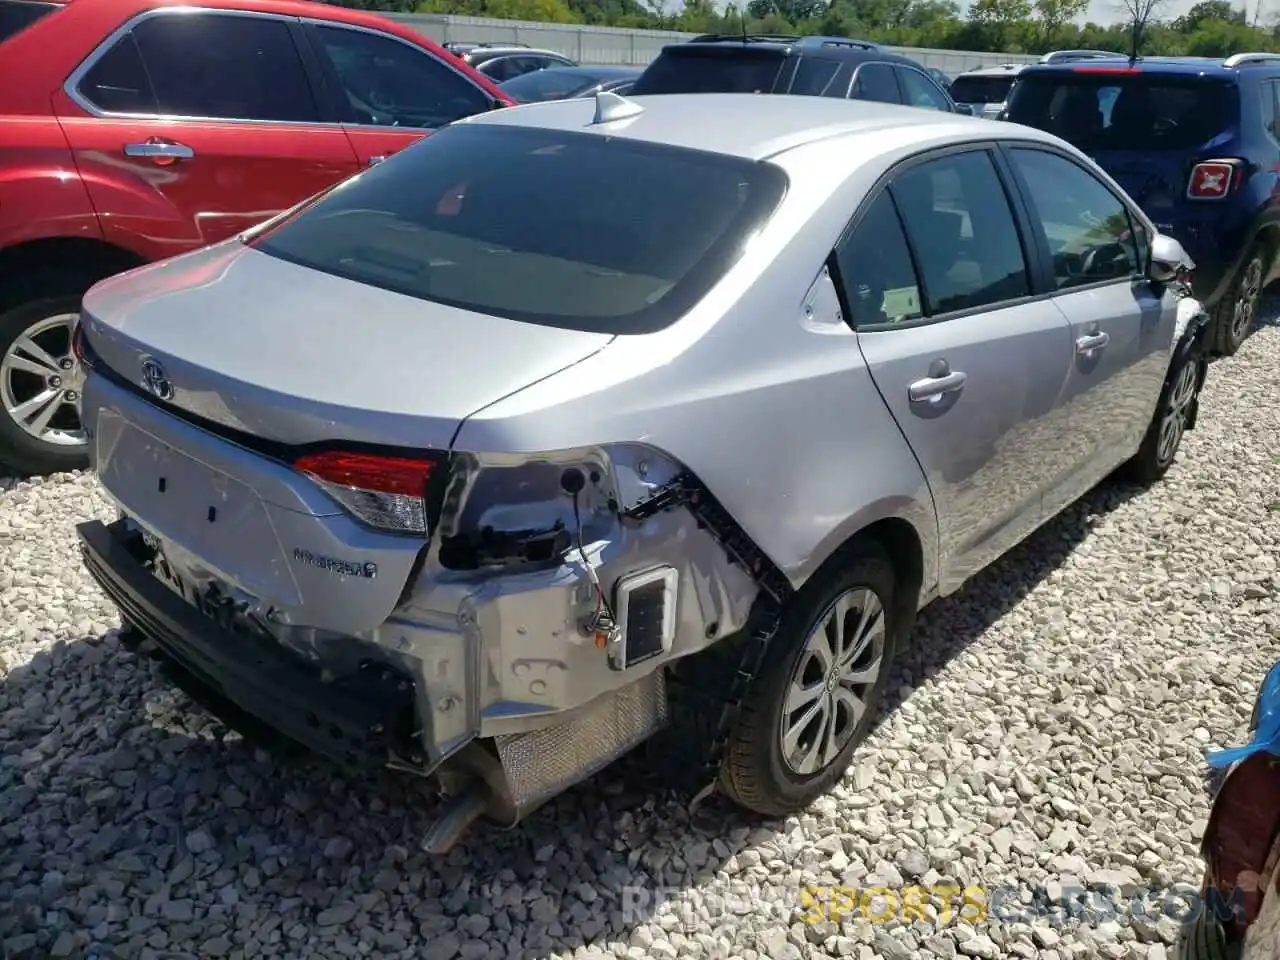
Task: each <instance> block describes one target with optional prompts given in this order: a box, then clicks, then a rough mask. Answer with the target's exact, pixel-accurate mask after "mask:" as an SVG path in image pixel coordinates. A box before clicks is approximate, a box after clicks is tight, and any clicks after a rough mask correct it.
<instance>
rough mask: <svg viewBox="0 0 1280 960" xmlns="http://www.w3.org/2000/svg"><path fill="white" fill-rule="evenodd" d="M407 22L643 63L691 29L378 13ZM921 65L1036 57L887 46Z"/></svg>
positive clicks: (959, 66)
mask: <svg viewBox="0 0 1280 960" xmlns="http://www.w3.org/2000/svg"><path fill="white" fill-rule="evenodd" d="M383 16H389V17H391V19H393V20H398V21H400V22H401V23H403V24H406V25H407V26H410V27H412V28H413V29H415V30H417V31H418V32H419V33H422V34H424V35H426V36H428V37H430V38H431V39H433V40H436V41H439V42H442V43H443V42H444V41H446V40H470V41H473V42H489V43H503V42H508V43H509V42H512V41H514V42H517V43H523V44H525V45H527V46H530V47H541V48H543V49H545V50H554V51H555V52H556V53H562V54H564V55H565V56H566V57H572V58H573V59H574V60H576V61H578V62H579V63H596V64H603V63H610V64H612V63H621V64H632V65H635V66H643V65H645V64H647V63H648V62H649V61H650V60H652V59H653V58H654V57H656V56H657V55H658V52H659V51H660V50H661V49H662V48H663V47H664V46H666V45H667V44H669V43H679V42H680V41H682V40H688V39H690V38H691V37H693V36H694V35H693V34H692V33H676V32H674V31H670V30H624V29H621V28H619V27H591V26H582V25H579V24H566V23H531V22H527V21H524V20H493V19H490V18H488V17H455V16H446V15H443V14H433V13H392V14H383ZM888 49H890V50H892V51H893V52H895V53H900V54H903V55H904V56H908V57H910V58H911V59H913V60H915V61H916V62H917V63H922V64H924V65H925V66H926V67H937V68H938V69H939V70H945V71H946V72H947V73H950V74H956V73H959V72H960V71H962V70H968V69H970V68H971V67H985V66H992V65H994V64H998V63H1031V62H1034V61H1035V60H1036V59H1037V58H1036V57H1034V56H1031V55H1027V54H1016V53H974V52H971V51H967V50H924V49H917V48H915V47H889V48H888Z"/></svg>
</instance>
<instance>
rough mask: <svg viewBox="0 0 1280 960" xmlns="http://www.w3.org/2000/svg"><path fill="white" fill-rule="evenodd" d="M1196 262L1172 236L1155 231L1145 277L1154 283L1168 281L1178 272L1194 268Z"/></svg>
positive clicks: (1173, 278)
mask: <svg viewBox="0 0 1280 960" xmlns="http://www.w3.org/2000/svg"><path fill="white" fill-rule="evenodd" d="M1195 268H1196V262H1195V261H1194V260H1192V259H1191V257H1189V256H1188V255H1187V251H1185V250H1183V249H1182V244H1180V243H1179V242H1178V241H1177V240H1175V239H1173V237H1170V236H1166V235H1165V234H1163V233H1157V234H1156V235H1155V239H1153V240H1152V241H1151V263H1150V265H1149V266H1148V267H1147V279H1148V280H1151V281H1153V282H1154V283H1169V282H1170V281H1172V280H1175V279H1176V278H1177V276H1178V274H1180V273H1183V272H1185V271H1187V270H1194V269H1195Z"/></svg>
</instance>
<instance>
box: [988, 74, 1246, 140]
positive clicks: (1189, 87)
mask: <svg viewBox="0 0 1280 960" xmlns="http://www.w3.org/2000/svg"><path fill="white" fill-rule="evenodd" d="M1239 116H1240V104H1239V96H1238V90H1237V87H1236V85H1235V83H1234V82H1233V81H1231V80H1227V79H1221V78H1218V77H1201V76H1185V75H1174V74H1159V73H1147V72H1139V73H1131V74H1110V73H1107V74H1103V73H1098V74H1091V73H1068V72H1053V73H1044V74H1038V75H1033V76H1026V75H1024V76H1023V77H1022V79H1021V80H1019V81H1018V85H1017V86H1016V87H1015V88H1014V90H1013V93H1012V95H1011V96H1010V98H1009V107H1008V119H1009V120H1012V121H1013V122H1014V123H1022V124H1025V125H1027V126H1029V127H1038V128H1039V129H1041V130H1047V131H1048V132H1050V133H1052V134H1055V135H1057V136H1059V137H1061V138H1062V139H1063V140H1066V141H1067V142H1068V143H1071V144H1073V145H1075V146H1076V147H1079V148H1080V149H1081V150H1084V151H1085V152H1086V153H1089V152H1095V151H1096V152H1101V151H1107V150H1130V151H1137V152H1143V153H1151V152H1160V151H1163V150H1189V149H1192V148H1195V147H1199V146H1202V145H1203V144H1206V143H1208V142H1209V141H1210V140H1212V139H1214V138H1215V137H1217V136H1218V135H1219V134H1221V133H1222V132H1223V131H1225V130H1227V129H1229V128H1230V127H1233V126H1234V125H1235V124H1236V123H1237V121H1238V120H1239Z"/></svg>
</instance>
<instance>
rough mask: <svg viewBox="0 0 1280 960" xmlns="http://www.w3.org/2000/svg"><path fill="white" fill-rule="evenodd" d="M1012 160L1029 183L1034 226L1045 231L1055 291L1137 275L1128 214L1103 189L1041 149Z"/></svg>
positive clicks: (1074, 166) (1139, 257)
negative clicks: (1051, 258)
mask: <svg viewBox="0 0 1280 960" xmlns="http://www.w3.org/2000/svg"><path fill="white" fill-rule="evenodd" d="M1010 156H1011V157H1012V159H1013V163H1014V165H1015V166H1016V167H1017V169H1018V172H1019V173H1021V174H1022V178H1023V180H1024V181H1025V182H1026V184H1027V191H1028V192H1029V193H1030V195H1031V196H1030V200H1031V207H1032V221H1033V222H1035V223H1038V224H1039V225H1040V228H1041V230H1042V231H1043V232H1044V238H1045V240H1046V241H1047V243H1048V245H1049V253H1050V254H1051V256H1052V257H1053V278H1054V281H1055V283H1056V284H1057V286H1058V289H1059V290H1065V289H1067V288H1069V287H1078V286H1081V285H1083V284H1088V283H1099V282H1101V281H1106V280H1122V279H1127V278H1129V277H1131V276H1134V275H1136V274H1138V273H1140V272H1141V268H1140V266H1139V264H1140V263H1141V262H1142V254H1141V251H1140V250H1139V242H1138V239H1137V238H1136V237H1135V236H1134V232H1133V228H1132V225H1131V223H1130V219H1129V211H1128V210H1127V209H1126V208H1125V205H1124V204H1123V203H1121V202H1120V200H1119V199H1118V198H1117V197H1116V195H1115V194H1114V193H1112V192H1111V191H1110V190H1109V189H1107V186H1106V184H1104V183H1103V182H1102V181H1101V180H1099V179H1098V178H1097V177H1095V176H1093V174H1091V173H1089V172H1088V171H1087V170H1084V169H1083V168H1082V167H1080V166H1079V165H1078V164H1075V163H1072V162H1071V161H1070V160H1068V159H1066V158H1065V157H1062V156H1059V155H1058V154H1055V153H1049V152H1047V151H1045V150H1034V149H1023V148H1017V149H1014V150H1011V151H1010Z"/></svg>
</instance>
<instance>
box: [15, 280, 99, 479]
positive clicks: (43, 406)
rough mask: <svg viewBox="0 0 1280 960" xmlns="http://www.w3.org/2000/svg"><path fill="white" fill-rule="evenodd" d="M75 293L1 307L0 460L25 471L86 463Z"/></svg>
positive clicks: (50, 470)
mask: <svg viewBox="0 0 1280 960" xmlns="http://www.w3.org/2000/svg"><path fill="white" fill-rule="evenodd" d="M79 313H80V294H79V293H71V292H67V293H62V294H55V295H52V296H46V297H41V298H38V299H31V300H28V301H26V302H24V303H20V304H18V305H17V306H15V307H12V308H10V309H9V310H7V311H5V312H4V313H0V461H3V462H4V463H7V464H9V465H10V466H12V467H14V468H16V469H17V470H19V471H21V472H23V473H28V474H45V473H55V472H57V471H61V470H74V469H78V468H81V467H85V466H87V465H88V444H87V441H86V438H85V433H84V428H83V427H82V426H81V424H80V411H79V401H80V390H81V387H82V384H83V381H84V374H83V372H82V370H81V368H80V364H79V362H78V361H77V360H76V358H75V356H74V355H73V354H72V352H71V331H72V328H73V327H74V325H75V323H76V320H77V319H78V318H79Z"/></svg>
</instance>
